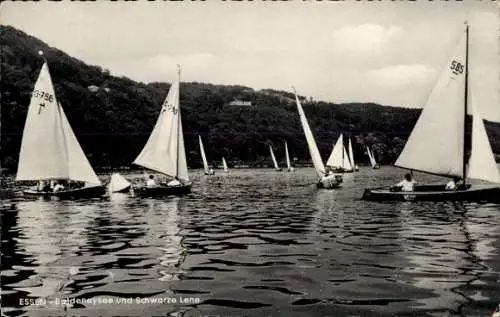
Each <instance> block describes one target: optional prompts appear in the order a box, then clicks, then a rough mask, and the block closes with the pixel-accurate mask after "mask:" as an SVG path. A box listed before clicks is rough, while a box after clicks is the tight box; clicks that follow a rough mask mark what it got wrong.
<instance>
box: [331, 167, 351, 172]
mask: <svg viewBox="0 0 500 317" xmlns="http://www.w3.org/2000/svg"><path fill="white" fill-rule="evenodd" d="M330 171H332V172H333V173H353V172H354V170H346V169H343V168H333V169H331V170H330Z"/></svg>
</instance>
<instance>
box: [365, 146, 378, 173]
mask: <svg viewBox="0 0 500 317" xmlns="http://www.w3.org/2000/svg"><path fill="white" fill-rule="evenodd" d="M366 153H368V158H369V159H370V164H371V166H372V168H373V169H379V168H380V166H379V165H378V164H377V161H376V160H375V156H374V154H373V153H372V151H371V150H370V148H369V147H368V146H367V147H366Z"/></svg>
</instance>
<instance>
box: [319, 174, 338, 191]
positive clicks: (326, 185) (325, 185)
mask: <svg viewBox="0 0 500 317" xmlns="http://www.w3.org/2000/svg"><path fill="white" fill-rule="evenodd" d="M342 182H343V178H342V176H341V175H334V176H328V178H326V179H322V180H320V181H318V182H317V183H316V187H317V188H319V189H336V188H339V187H341V184H342Z"/></svg>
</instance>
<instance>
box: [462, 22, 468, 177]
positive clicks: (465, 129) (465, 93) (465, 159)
mask: <svg viewBox="0 0 500 317" xmlns="http://www.w3.org/2000/svg"><path fill="white" fill-rule="evenodd" d="M465 26H466V27H465V89H464V90H465V91H464V149H463V161H462V169H463V170H462V173H463V180H464V185H465V184H466V178H467V151H466V150H465V149H466V146H465V145H466V140H467V137H466V136H467V133H466V131H467V101H468V100H467V99H468V91H469V88H468V81H469V24H467V21H465Z"/></svg>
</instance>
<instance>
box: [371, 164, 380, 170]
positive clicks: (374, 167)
mask: <svg viewBox="0 0 500 317" xmlns="http://www.w3.org/2000/svg"><path fill="white" fill-rule="evenodd" d="M379 168H380V165H378V164H377V165H374V166H372V169H374V170H378V169H379Z"/></svg>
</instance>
